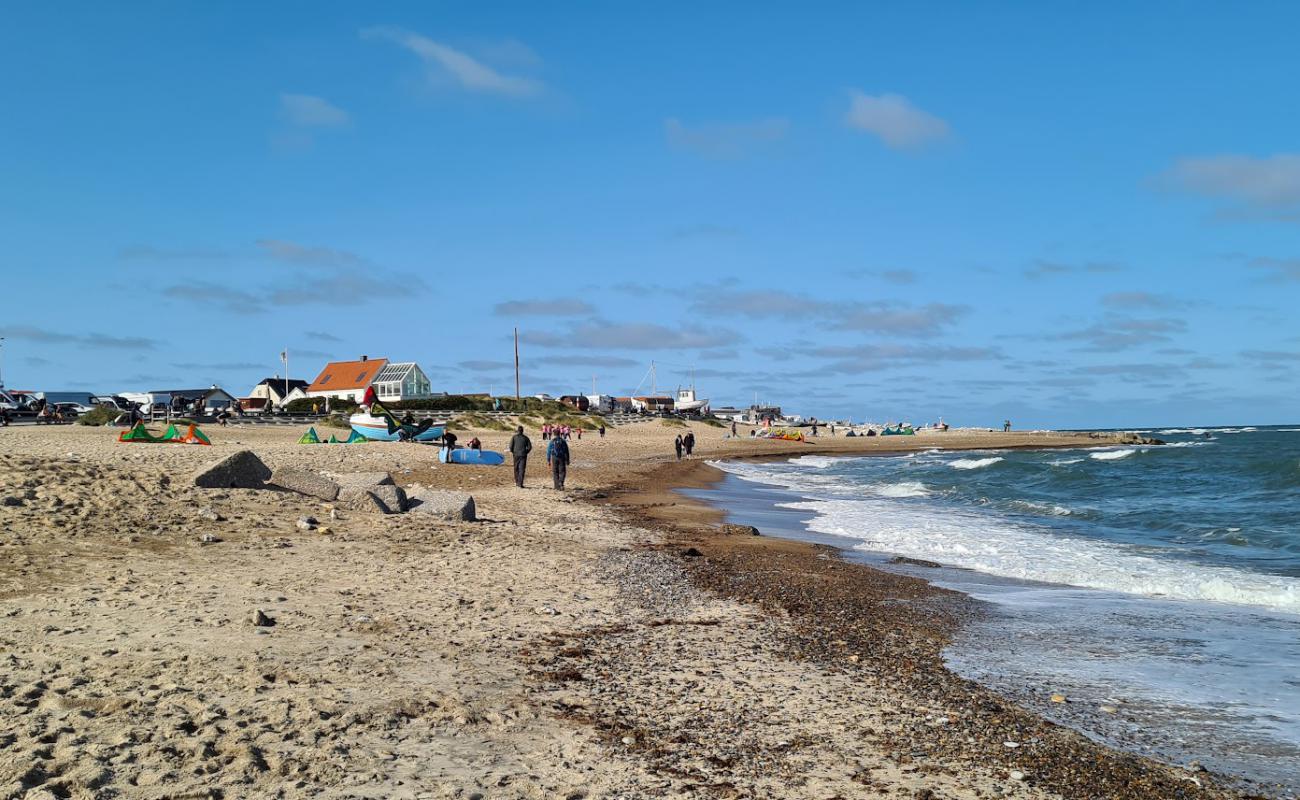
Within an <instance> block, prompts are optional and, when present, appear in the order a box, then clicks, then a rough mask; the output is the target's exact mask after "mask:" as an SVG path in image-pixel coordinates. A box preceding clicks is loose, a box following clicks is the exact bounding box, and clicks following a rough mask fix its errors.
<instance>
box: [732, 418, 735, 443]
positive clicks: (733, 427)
mask: <svg viewBox="0 0 1300 800" xmlns="http://www.w3.org/2000/svg"><path fill="white" fill-rule="evenodd" d="M731 436H732V438H733V439H734V438H735V436H736V421H735V420H734V419H733V420H732V421H731Z"/></svg>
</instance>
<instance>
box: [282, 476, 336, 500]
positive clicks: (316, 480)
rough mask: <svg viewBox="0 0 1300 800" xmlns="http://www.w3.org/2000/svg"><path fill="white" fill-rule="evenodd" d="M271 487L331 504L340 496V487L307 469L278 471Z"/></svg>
mask: <svg viewBox="0 0 1300 800" xmlns="http://www.w3.org/2000/svg"><path fill="white" fill-rule="evenodd" d="M271 485H272V486H278V487H280V488H281V489H288V490H289V491H291V492H297V493H298V494H305V495H308V496H310V497H319V498H320V499H321V500H324V501H326V502H329V501H331V500H333V499H335V498H336V497H338V496H339V485H338V484H337V483H335V482H334V481H332V480H330V479H329V478H327V477H325V476H324V475H318V474H317V473H315V472H311V471H310V470H305V469H277V470H276V471H275V474H274V475H272V476H271Z"/></svg>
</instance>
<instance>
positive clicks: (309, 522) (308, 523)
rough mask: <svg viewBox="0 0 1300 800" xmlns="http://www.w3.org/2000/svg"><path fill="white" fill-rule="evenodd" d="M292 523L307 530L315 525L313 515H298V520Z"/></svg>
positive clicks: (300, 528)
mask: <svg viewBox="0 0 1300 800" xmlns="http://www.w3.org/2000/svg"><path fill="white" fill-rule="evenodd" d="M294 524H296V525H297V526H298V529H299V530H303V531H309V530H312V529H314V528H315V527H316V525H317V522H316V518H315V517H298V521H297V522H296V523H294Z"/></svg>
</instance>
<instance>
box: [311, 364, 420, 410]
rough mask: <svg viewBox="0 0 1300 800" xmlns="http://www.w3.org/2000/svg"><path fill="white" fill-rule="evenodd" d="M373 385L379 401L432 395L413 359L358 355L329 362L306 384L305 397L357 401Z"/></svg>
mask: <svg viewBox="0 0 1300 800" xmlns="http://www.w3.org/2000/svg"><path fill="white" fill-rule="evenodd" d="M371 386H373V387H375V396H376V397H377V398H378V399H379V401H380V402H386V403H394V402H400V401H402V400H427V399H429V398H431V397H433V390H432V387H431V386H430V385H429V378H428V377H427V376H426V375H425V374H424V370H422V369H420V366H419V365H418V364H416V363H415V362H414V361H406V362H391V363H390V362H389V361H388V359H386V358H368V357H366V356H362V357H361V359H360V360H359V361H332V362H330V363H329V364H326V365H325V368H324V369H322V370H321V372H320V375H317V376H316V380H314V381H312V382H311V385H309V386H308V387H307V390H306V396H307V397H329V398H334V399H338V400H351V401H352V402H354V403H360V402H361V401H362V400H364V399H365V397H366V390H367V389H369V388H370V387H371Z"/></svg>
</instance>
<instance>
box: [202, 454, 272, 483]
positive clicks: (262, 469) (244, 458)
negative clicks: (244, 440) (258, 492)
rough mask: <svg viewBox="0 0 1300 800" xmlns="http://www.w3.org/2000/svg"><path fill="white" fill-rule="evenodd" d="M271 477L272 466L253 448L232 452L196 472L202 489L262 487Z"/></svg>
mask: <svg viewBox="0 0 1300 800" xmlns="http://www.w3.org/2000/svg"><path fill="white" fill-rule="evenodd" d="M270 478H271V468H270V467H268V466H267V465H266V464H264V463H262V459H260V458H258V457H257V455H256V454H255V453H253V451H252V450H240V451H239V452H237V453H231V454H230V455H228V456H226V457H225V458H223V459H221V460H220V461H216V462H213V463H211V464H208V465H207V466H205V467H203V468H201V469H200V470H199V471H198V472H195V473H194V485H195V486H197V487H199V488H200V489H261V488H262V487H263V486H265V485H266V482H267V481H268V480H270Z"/></svg>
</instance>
